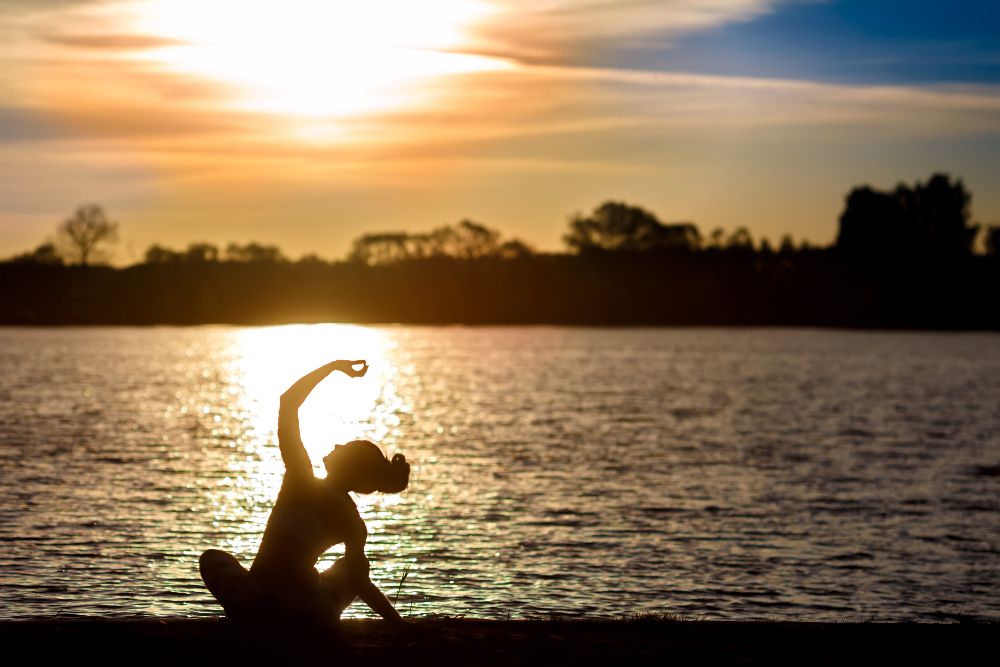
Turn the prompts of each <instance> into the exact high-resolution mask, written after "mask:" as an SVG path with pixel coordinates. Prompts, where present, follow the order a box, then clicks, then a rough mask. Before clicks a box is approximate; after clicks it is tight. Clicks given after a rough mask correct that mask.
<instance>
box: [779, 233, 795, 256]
mask: <svg viewBox="0 0 1000 667" xmlns="http://www.w3.org/2000/svg"><path fill="white" fill-rule="evenodd" d="M778 252H779V253H780V254H782V255H790V254H792V253H793V252H795V243H794V242H793V241H792V237H791V235H790V234H785V235H784V236H782V237H781V245H780V246H779V247H778Z"/></svg>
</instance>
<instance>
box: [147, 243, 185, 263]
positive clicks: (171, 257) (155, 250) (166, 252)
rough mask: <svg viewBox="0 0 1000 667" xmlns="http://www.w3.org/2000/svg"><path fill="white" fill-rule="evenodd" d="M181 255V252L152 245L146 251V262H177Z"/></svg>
mask: <svg viewBox="0 0 1000 667" xmlns="http://www.w3.org/2000/svg"><path fill="white" fill-rule="evenodd" d="M183 257H184V255H183V253H179V252H174V251H173V250H170V249H168V248H164V247H161V246H159V245H152V246H150V247H149V250H147V251H146V263H147V264H178V263H180V262H181V261H182V259H183Z"/></svg>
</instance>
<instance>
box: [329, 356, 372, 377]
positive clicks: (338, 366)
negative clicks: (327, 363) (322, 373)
mask: <svg viewBox="0 0 1000 667" xmlns="http://www.w3.org/2000/svg"><path fill="white" fill-rule="evenodd" d="M359 364H360V365H361V368H360V369H355V368H354V367H355V366H357V365H359ZM333 365H334V370H337V371H340V372H341V373H343V374H344V375H347V376H348V377H352V378H361V377H364V376H365V373H367V372H368V362H367V361H365V360H364V359H357V360H355V361H348V360H347V359H338V360H337V361H335V362H333Z"/></svg>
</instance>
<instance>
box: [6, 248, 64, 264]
mask: <svg viewBox="0 0 1000 667" xmlns="http://www.w3.org/2000/svg"><path fill="white" fill-rule="evenodd" d="M7 261H8V262H10V263H12V264H48V265H61V264H62V263H63V258H62V256H61V255H60V254H59V253H58V251H56V247H55V245H53V244H51V243H44V244H42V245H40V246H38V247H37V248H35V249H34V250H33V251H31V252H26V253H22V254H20V255H15V256H14V257H11V258H10V259H8V260H7Z"/></svg>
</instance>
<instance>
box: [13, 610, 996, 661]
mask: <svg viewBox="0 0 1000 667" xmlns="http://www.w3.org/2000/svg"><path fill="white" fill-rule="evenodd" d="M341 629H342V632H341V638H340V639H339V640H338V639H336V638H316V637H312V638H311V637H310V636H309V635H307V634H301V635H300V634H291V635H290V634H288V631H287V630H282V629H280V628H259V629H258V630H257V631H255V632H250V633H248V632H242V631H240V630H239V629H237V628H233V627H231V626H229V624H228V623H227V622H225V621H222V620H216V619H206V620H190V619H171V618H165V619H155V618H154V619H143V620H112V619H68V620H59V619H56V620H48V621H4V622H0V641H2V642H3V644H4V647H5V652H6V653H7V655H20V656H25V657H26V656H28V655H34V656H36V657H37V658H39V659H42V660H52V659H62V658H67V659H68V658H70V657H72V658H73V659H74V660H77V661H79V659H80V658H81V657H82V658H87V657H91V658H94V659H99V660H101V661H102V662H104V663H105V664H106V663H107V661H108V660H109V659H114V660H130V661H135V662H134V663H133V664H171V665H174V664H191V662H192V661H193V662H195V663H196V664H206V663H208V662H213V663H217V664H239V662H232V661H233V660H249V661H250V662H251V664H260V663H261V662H264V661H265V659H267V660H271V659H280V658H283V659H288V658H292V657H294V658H295V659H307V660H319V659H330V660H332V659H334V658H336V657H338V656H339V657H341V658H345V659H346V660H345V662H347V663H348V664H364V665H381V664H400V665H466V664H479V665H483V664H485V665H516V664H523V665H536V664H537V665H555V664H603V665H620V664H624V665H645V664H664V663H669V664H681V665H698V664H732V663H735V662H751V663H757V664H797V665H827V664H829V665H838V664H840V665H842V664H848V663H849V662H850V663H854V664H868V663H871V664H876V663H878V664H935V663H940V664H975V662H977V661H978V660H979V659H981V657H982V656H985V655H990V654H992V652H993V650H994V649H995V646H996V642H997V640H998V639H1000V623H997V622H995V621H993V622H986V623H976V622H973V620H972V619H971V618H968V617H966V618H963V619H962V622H953V623H911V622H901V623H876V622H854V623H795V622H768V621H751V622H747V621H677V620H662V619H661V620H648V619H647V620H643V619H642V618H641V617H640V618H639V620H613V621H600V620H592V621H591V620H575V621H573V620H514V621H490V620H474V619H417V620H415V621H412V623H411V626H410V627H409V628H408V629H407V630H406V631H404V632H402V633H399V632H396V631H394V630H392V629H391V628H390V627H389V625H388V624H387V623H385V622H383V621H373V620H348V621H343V622H342V623H341ZM139 661H141V662H139ZM275 664H280V663H275Z"/></svg>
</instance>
